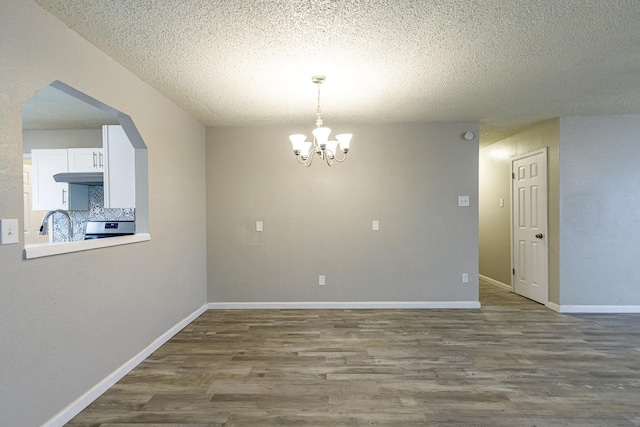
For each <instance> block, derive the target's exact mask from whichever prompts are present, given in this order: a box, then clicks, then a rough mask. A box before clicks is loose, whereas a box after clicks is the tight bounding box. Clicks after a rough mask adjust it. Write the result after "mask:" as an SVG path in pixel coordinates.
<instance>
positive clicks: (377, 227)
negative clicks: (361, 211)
mask: <svg viewBox="0 0 640 427" xmlns="http://www.w3.org/2000/svg"><path fill="white" fill-rule="evenodd" d="M371 230H373V231H379V230H380V221H378V220H377V219H374V220H373V221H371Z"/></svg>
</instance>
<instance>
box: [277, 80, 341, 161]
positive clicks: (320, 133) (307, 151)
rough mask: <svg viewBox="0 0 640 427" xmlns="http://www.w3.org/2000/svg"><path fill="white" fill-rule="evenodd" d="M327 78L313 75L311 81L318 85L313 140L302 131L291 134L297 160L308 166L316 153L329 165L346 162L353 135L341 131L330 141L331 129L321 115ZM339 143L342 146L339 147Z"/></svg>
mask: <svg viewBox="0 0 640 427" xmlns="http://www.w3.org/2000/svg"><path fill="white" fill-rule="evenodd" d="M325 80H326V79H325V77H324V76H313V77H312V78H311V81H312V82H313V83H315V84H317V85H318V110H317V114H318V116H317V118H316V128H315V129H314V130H313V131H312V132H311V133H312V134H313V142H309V141H306V139H307V136H306V135H302V134H300V133H296V134H293V135H290V136H289V139H290V140H291V145H293V154H295V155H296V160H298V163H300V164H301V165H305V166H306V167H309V166H311V163H312V162H313V157H314V156H316V155H317V156H318V157H320V158H321V159H323V160H325V161H326V162H327V164H328V165H329V166H332V165H333V162H334V161H336V162H344V161H345V160H346V159H347V153H348V152H349V144H350V143H351V137H352V136H353V135H352V134H350V133H341V134H339V135H336V140H335V141H329V134H330V133H331V129H329V128H328V127H324V125H323V123H322V116H321V115H320V85H321V84H322V83H324V81H325ZM338 145H339V146H340V147H339V148H338ZM338 151H340V153H341V154H342V156H341V157H338V154H339V153H338Z"/></svg>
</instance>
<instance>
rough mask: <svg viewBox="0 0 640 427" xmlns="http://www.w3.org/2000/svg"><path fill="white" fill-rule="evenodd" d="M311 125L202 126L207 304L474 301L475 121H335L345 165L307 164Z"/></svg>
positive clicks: (476, 180) (476, 289) (475, 264)
mask: <svg viewBox="0 0 640 427" xmlns="http://www.w3.org/2000/svg"><path fill="white" fill-rule="evenodd" d="M312 125H313V115H312V114H310V119H309V126H307V127H301V128H299V129H293V128H292V127H264V128H208V129H207V226H208V231H207V258H208V290H209V292H208V298H209V301H210V302H256V301H263V302H264V301H270V302H333V301H337V302H358V301H478V286H477V277H478V276H477V272H478V239H477V236H478V210H477V206H478V204H477V191H478V190H477V188H478V145H477V140H475V141H471V142H469V141H465V140H463V139H462V137H461V135H462V133H463V132H465V131H468V130H471V131H473V132H475V133H476V135H477V131H478V124H477V123H448V124H403V125H359V126H345V127H344V129H342V131H344V130H347V129H349V130H351V131H353V133H354V137H353V141H352V147H351V152H350V153H349V159H348V160H347V161H346V162H345V163H342V164H339V165H335V166H333V167H327V166H326V165H324V164H321V163H320V162H318V163H317V164H316V163H314V164H313V165H312V166H311V167H310V168H308V169H307V168H305V167H303V166H301V165H298V164H297V163H296V160H295V158H294V155H293V153H292V151H291V144H290V143H289V140H288V135H289V134H290V133H294V132H300V133H305V132H306V133H307V134H309V133H310V131H311V128H312ZM328 125H329V126H331V123H328ZM458 195H469V196H471V206H470V207H467V208H461V207H458V206H457V197H458ZM257 220H260V221H263V222H264V231H263V232H262V233H259V232H256V231H255V222H256V221H257ZM372 220H379V221H380V231H378V232H374V231H371V221H372ZM463 272H467V273H469V275H470V283H467V284H463V283H461V273H463ZM320 274H324V275H326V280H327V284H326V286H324V287H321V286H318V275H320Z"/></svg>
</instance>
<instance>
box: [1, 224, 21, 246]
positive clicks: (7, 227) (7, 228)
mask: <svg viewBox="0 0 640 427" xmlns="http://www.w3.org/2000/svg"><path fill="white" fill-rule="evenodd" d="M12 243H18V220H17V219H0V244H1V245H10V244H12Z"/></svg>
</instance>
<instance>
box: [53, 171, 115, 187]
mask: <svg viewBox="0 0 640 427" xmlns="http://www.w3.org/2000/svg"><path fill="white" fill-rule="evenodd" d="M53 179H54V180H55V181H56V182H68V183H69V184H82V185H102V184H103V182H104V173H102V172H64V173H57V174H55V175H53Z"/></svg>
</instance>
